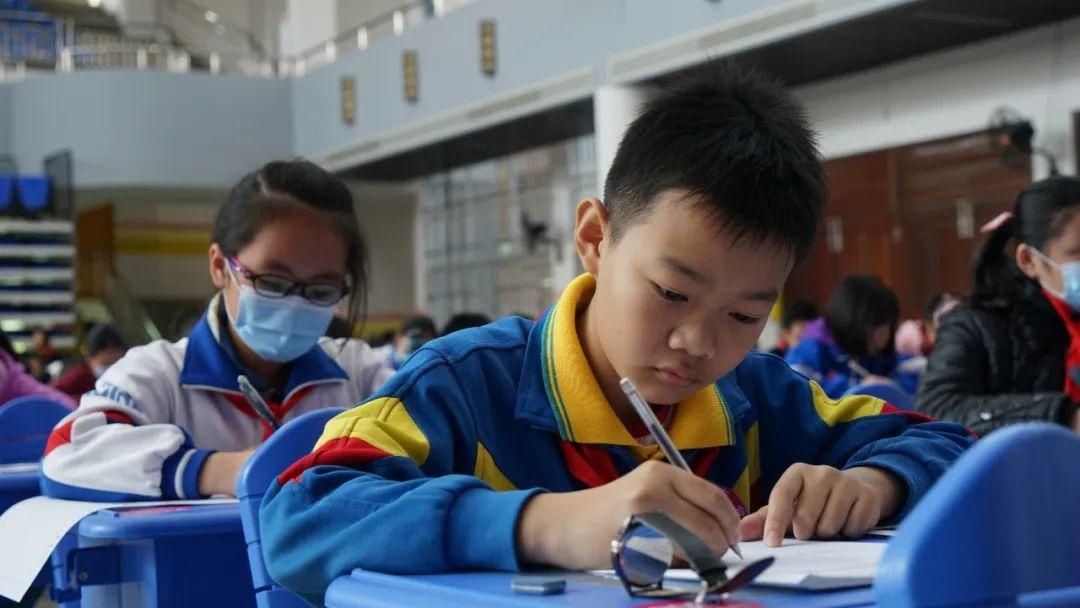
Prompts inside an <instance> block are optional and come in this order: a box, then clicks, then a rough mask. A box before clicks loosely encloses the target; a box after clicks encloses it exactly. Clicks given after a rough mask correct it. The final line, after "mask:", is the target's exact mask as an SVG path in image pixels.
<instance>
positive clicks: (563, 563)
mask: <svg viewBox="0 0 1080 608" xmlns="http://www.w3.org/2000/svg"><path fill="white" fill-rule="evenodd" d="M653 511H660V512H662V513H664V514H665V515H667V516H668V517H670V518H671V519H673V520H674V521H675V522H676V523H679V524H680V525H682V526H683V527H685V528H687V529H688V530H690V531H691V532H693V533H694V534H696V535H697V536H698V537H699V538H701V539H702V540H704V541H705V542H706V543H707V544H708V545H709V548H711V549H712V550H713V551H714V552H715V553H716V554H717V555H723V554H724V553H725V552H726V551H727V549H728V544H729V542H738V540H739V536H738V535H739V514H738V513H737V512H736V511H735V507H734V506H733V505H732V504H731V501H730V500H729V499H728V497H727V495H726V494H725V493H724V491H723V490H721V489H720V488H719V487H717V486H716V485H715V484H713V483H712V482H710V481H708V480H705V479H702V478H700V477H697V476H696V475H694V474H692V473H687V472H686V471H683V470H682V469H680V468H678V467H675V466H672V465H670V464H667V463H663V462H658V461H652V460H650V461H648V462H645V463H642V464H641V465H640V466H639V467H637V468H636V469H634V470H633V471H631V472H630V474H628V475H625V476H623V477H620V478H619V479H617V480H615V481H613V482H611V483H608V484H605V485H603V486H600V487H597V488H590V489H588V490H580V491H577V492H563V493H554V492H552V493H547V494H538V495H536V496H535V497H533V498H532V500H530V501H529V502H528V503H527V504H526V505H525V507H524V509H523V510H522V513H521V518H520V520H519V521H518V528H517V551H518V558H519V559H520V560H521V562H522V563H530V564H544V565H550V566H556V567H560V568H566V569H569V570H596V569H602V568H609V567H610V566H611V541H612V540H614V539H615V535H616V534H618V532H619V528H620V527H621V526H622V524H623V522H624V521H625V520H626V518H628V517H630V516H631V515H637V514H640V513H649V512H653Z"/></svg>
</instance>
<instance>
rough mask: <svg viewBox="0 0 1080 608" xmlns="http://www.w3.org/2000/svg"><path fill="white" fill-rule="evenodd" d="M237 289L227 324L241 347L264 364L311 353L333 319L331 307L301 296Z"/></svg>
mask: <svg viewBox="0 0 1080 608" xmlns="http://www.w3.org/2000/svg"><path fill="white" fill-rule="evenodd" d="M239 287H240V295H239V297H238V298H237V300H236V309H237V312H236V318H235V319H234V318H232V315H229V321H231V322H232V325H233V328H234V329H235V330H236V335H238V336H240V339H241V340H243V342H244V344H245V345H247V347H248V348H250V349H251V350H253V351H254V352H255V354H257V355H259V356H260V357H262V358H263V359H265V360H267V361H274V362H277V363H287V362H289V361H292V360H294V359H296V358H297V357H299V356H300V355H303V354H304V353H306V352H308V351H309V350H311V348H312V347H313V346H315V344H316V342H318V341H319V338H320V337H322V336H323V335H324V334H325V333H326V328H327V327H329V326H330V320H331V319H332V318H333V316H334V307H333V306H319V305H317V304H312V303H311V302H308V301H307V300H305V299H304V298H302V297H301V296H297V295H292V296H286V297H284V298H267V297H265V296H261V295H259V294H257V293H255V288H254V287H252V286H251V285H239ZM227 308H228V307H226V312H228V310H227Z"/></svg>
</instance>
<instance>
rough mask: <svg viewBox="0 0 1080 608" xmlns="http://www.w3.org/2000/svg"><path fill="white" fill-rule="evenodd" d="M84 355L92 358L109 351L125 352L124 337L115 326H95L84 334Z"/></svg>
mask: <svg viewBox="0 0 1080 608" xmlns="http://www.w3.org/2000/svg"><path fill="white" fill-rule="evenodd" d="M85 344H86V347H85V348H86V354H87V355H90V356H94V355H96V354H98V353H100V352H101V351H104V350H109V349H117V350H127V344H125V343H124V337H123V336H122V335H120V330H119V329H118V328H117V327H116V326H115V325H95V326H94V327H93V328H91V329H90V331H88V332H87V333H86V342H85Z"/></svg>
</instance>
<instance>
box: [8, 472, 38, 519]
mask: <svg viewBox="0 0 1080 608" xmlns="http://www.w3.org/2000/svg"><path fill="white" fill-rule="evenodd" d="M40 493H41V490H40V489H39V486H38V472H37V471H20V472H17V473H5V472H3V471H0V513H3V512H4V511H6V510H7V509H8V507H10V506H11V505H13V504H15V503H17V502H19V501H22V500H26V499H27V498H33V497H34V496H37V495H38V494H40Z"/></svg>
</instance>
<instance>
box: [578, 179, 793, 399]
mask: <svg viewBox="0 0 1080 608" xmlns="http://www.w3.org/2000/svg"><path fill="white" fill-rule="evenodd" d="M575 236H576V241H577V243H576V244H577V247H578V252H579V255H580V256H581V260H582V264H583V265H584V266H585V269H586V271H588V272H589V273H590V274H592V275H593V276H595V277H596V293H595V295H594V296H593V299H592V301H591V303H590V311H589V318H588V334H589V335H588V336H586V337H584V339H585V340H587V341H591V342H592V344H591V346H592V348H593V350H595V349H596V347H597V346H599V349H600V350H601V351H602V356H603V358H604V359H606V365H603V364H602V365H601V366H602V368H603V369H599V370H594V372H595V373H597V374H598V376H603V375H605V374H607V375H611V374H614V375H615V378H614V379H612V378H603V377H601V378H600V380H601V385H605V384H607V383H610V382H611V381H612V380H614V381H616V382H617V381H618V378H621V377H624V376H628V377H630V378H631V379H633V380H634V382H635V383H636V384H637V385H638V388H639V389H640V391H641V393H642V395H643V396H644V397H645V398H646V399H647V400H648V401H649V402H650V403H653V404H671V403H678V402H680V401H682V400H684V399H686V398H687V397H689V396H690V395H692V394H694V393H695V392H697V391H698V390H700V389H701V388H702V387H704V386H706V385H708V384H711V383H713V382H715V381H716V380H717V379H718V378H720V377H722V376H724V375H726V374H727V373H728V372H730V371H731V370H732V369H734V368H735V366H736V365H738V364H739V362H741V361H742V360H743V358H744V357H745V356H746V354H747V353H748V352H749V351H750V349H751V348H752V347H753V346H754V344H755V343H756V342H757V339H758V337H759V336H760V335H761V331H762V329H763V328H764V327H765V323H766V321H767V320H768V316H769V312H770V311H771V310H772V307H773V304H774V302H775V301H776V298H777V296H778V295H779V293H780V291H781V288H782V287H783V284H784V281H785V280H786V279H787V276H788V273H789V272H790V271H791V266H792V258H791V256H790V254H788V253H787V252H785V251H783V250H781V249H780V248H778V247H775V246H774V245H771V244H751V243H749V242H747V241H745V240H744V241H740V242H738V243H736V242H734V239H732V237H731V235H729V234H727V232H726V231H724V230H723V229H722V224H720V223H718V222H717V221H716V219H715V218H713V217H712V216H710V214H709V213H708V212H706V211H705V210H703V209H701V208H700V207H698V206H697V205H696V204H695V203H694V202H692V201H691V200H690V199H687V198H685V195H684V193H683V192H681V191H667V192H664V193H662V194H661V195H659V196H658V200H657V201H656V202H655V204H654V205H653V208H652V211H651V212H649V214H648V215H646V216H645V217H643V218H640V219H638V220H636V221H635V223H633V224H631V225H629V226H626V227H624V229H623V231H622V235H621V237H620V239H619V241H618V242H617V243H612V242H611V226H610V225H609V224H608V219H607V214H606V211H605V210H604V207H603V205H602V203H600V202H599V201H597V200H596V199H590V200H587V201H584V202H582V203H581V206H580V207H579V209H578V222H577V229H576V235H575ZM594 313H595V314H594ZM594 358H595V357H594ZM596 364H597V363H596V362H595V361H594V365H596Z"/></svg>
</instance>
